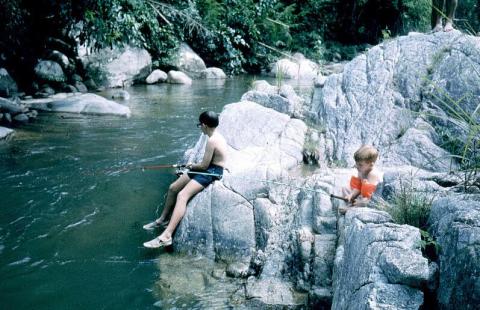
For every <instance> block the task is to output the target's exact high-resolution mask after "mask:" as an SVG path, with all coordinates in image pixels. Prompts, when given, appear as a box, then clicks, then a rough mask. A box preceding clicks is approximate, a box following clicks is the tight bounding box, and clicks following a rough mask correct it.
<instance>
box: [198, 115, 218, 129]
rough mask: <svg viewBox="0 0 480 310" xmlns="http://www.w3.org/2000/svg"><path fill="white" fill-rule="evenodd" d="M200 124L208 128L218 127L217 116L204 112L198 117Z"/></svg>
mask: <svg viewBox="0 0 480 310" xmlns="http://www.w3.org/2000/svg"><path fill="white" fill-rule="evenodd" d="M198 120H199V121H200V123H203V124H205V125H207V126H208V127H210V128H215V127H217V126H218V114H217V113H215V112H213V111H205V112H203V113H202V114H200V116H199V117H198Z"/></svg>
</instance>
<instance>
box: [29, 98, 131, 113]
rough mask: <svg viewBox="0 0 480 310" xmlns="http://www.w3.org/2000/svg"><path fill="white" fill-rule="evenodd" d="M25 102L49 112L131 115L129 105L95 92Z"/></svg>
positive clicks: (34, 107)
mask: <svg viewBox="0 0 480 310" xmlns="http://www.w3.org/2000/svg"><path fill="white" fill-rule="evenodd" d="M24 103H25V104H26V105H27V106H30V107H31V108H33V109H36V110H39V111H47V112H67V113H81V114H97V115H102V114H109V115H119V116H126V117H129V116H130V114H131V112H130V108H128V107H127V106H124V105H121V104H118V103H116V102H115V101H111V100H107V99H105V98H103V97H101V96H98V95H95V94H74V95H70V96H68V95H66V94H63V95H62V94H58V95H56V97H53V98H49V99H44V100H25V101H24Z"/></svg>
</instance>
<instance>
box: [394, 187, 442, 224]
mask: <svg viewBox="0 0 480 310" xmlns="http://www.w3.org/2000/svg"><path fill="white" fill-rule="evenodd" d="M432 202H433V198H432V197H429V196H427V195H426V194H425V193H421V192H418V191H417V190H415V185H414V184H413V178H412V179H410V180H405V179H403V180H401V182H400V188H399V191H398V192H396V193H395V194H394V197H393V199H392V203H391V205H390V206H388V208H387V212H388V213H390V215H391V216H392V218H393V220H394V221H395V222H396V223H398V224H407V225H411V226H415V227H418V228H420V229H423V230H425V229H426V228H427V221H428V216H429V215H430V209H431V207H432Z"/></svg>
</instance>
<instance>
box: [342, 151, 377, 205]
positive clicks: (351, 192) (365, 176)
mask: <svg viewBox="0 0 480 310" xmlns="http://www.w3.org/2000/svg"><path fill="white" fill-rule="evenodd" d="M353 158H354V159H355V168H357V176H352V177H351V178H350V186H349V187H344V188H343V189H342V194H343V196H344V197H345V199H346V200H347V201H348V203H347V206H343V207H339V211H340V213H341V214H345V212H346V211H347V209H348V207H352V206H353V207H365V206H366V205H367V204H368V202H369V201H370V199H371V198H372V195H373V193H374V192H375V190H376V189H377V185H378V184H379V183H381V182H383V173H382V172H381V171H379V170H377V169H376V168H375V162H376V161H377V158H378V151H377V149H376V148H374V147H373V146H371V145H363V146H362V147H360V148H359V149H358V150H357V151H356V152H355V154H354V155H353Z"/></svg>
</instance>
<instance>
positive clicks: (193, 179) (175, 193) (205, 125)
mask: <svg viewBox="0 0 480 310" xmlns="http://www.w3.org/2000/svg"><path fill="white" fill-rule="evenodd" d="M218 123H219V118H218V115H217V113H215V112H213V111H206V112H203V113H202V114H200V116H199V123H198V124H197V127H198V128H200V129H201V130H202V133H203V134H205V135H207V136H208V140H207V145H206V146H205V154H204V155H203V160H202V162H200V163H197V164H188V165H187V168H188V169H190V172H189V173H186V174H183V175H182V176H181V177H180V178H179V179H178V180H176V181H175V182H173V183H172V184H171V185H170V187H169V188H168V193H167V198H166V201H165V207H164V209H163V212H162V214H161V215H160V218H158V219H156V220H155V221H153V222H151V223H149V224H146V225H144V226H143V228H144V229H146V230H153V229H155V228H158V227H162V226H167V227H166V228H165V230H164V231H163V233H162V234H161V235H160V236H158V237H157V238H155V239H153V240H150V241H148V242H145V243H144V244H143V246H144V247H146V248H160V247H165V246H169V245H171V244H172V235H173V232H174V231H175V229H176V228H177V226H178V224H179V223H180V221H181V220H182V218H183V216H184V214H185V211H186V208H187V203H188V201H189V200H190V199H191V198H192V197H193V196H195V195H196V194H197V193H199V192H201V191H202V190H203V189H204V188H206V187H207V186H208V185H209V184H211V183H212V182H213V181H215V180H217V179H218V177H221V176H222V175H223V169H224V167H225V163H226V159H227V142H226V141H225V139H224V137H223V136H222V135H221V134H220V133H219V132H218V131H216V128H217V126H218ZM195 171H197V172H195ZM198 171H200V172H198ZM172 208H173V213H172V217H171V219H170V222H167V216H168V214H169V213H170V211H171V210H172Z"/></svg>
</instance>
